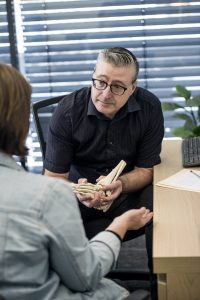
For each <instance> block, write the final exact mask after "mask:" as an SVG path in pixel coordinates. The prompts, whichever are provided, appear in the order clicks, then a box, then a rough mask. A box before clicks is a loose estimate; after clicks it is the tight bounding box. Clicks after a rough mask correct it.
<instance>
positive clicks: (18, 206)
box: [0, 63, 152, 300]
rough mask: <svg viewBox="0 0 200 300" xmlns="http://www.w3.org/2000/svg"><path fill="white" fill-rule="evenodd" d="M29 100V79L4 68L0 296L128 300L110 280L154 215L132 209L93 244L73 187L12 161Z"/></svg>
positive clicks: (21, 151) (19, 150)
mask: <svg viewBox="0 0 200 300" xmlns="http://www.w3.org/2000/svg"><path fill="white" fill-rule="evenodd" d="M30 97H31V87H30V85H29V83H28V82H27V81H26V80H25V78H24V77H23V76H22V75H21V74H20V73H19V72H18V71H17V70H15V69H14V68H12V67H10V66H7V65H5V64H2V63H0V182H1V184H0V195H1V197H0V270H1V271H0V295H1V296H0V298H2V299H4V297H5V299H9V300H17V299H20V300H27V299H32V300H34V299H36V300H60V299H67V300H70V299H71V300H81V299H84V300H98V299H106V300H122V299H127V296H128V294H129V293H128V291H127V290H126V289H124V288H122V287H120V286H119V285H117V284H116V283H115V282H113V281H111V280H109V279H106V278H104V276H105V275H106V274H107V273H108V272H109V271H110V270H111V269H112V268H113V267H114V266H115V264H116V260H117V257H118V254H119V250H120V245H121V239H123V237H124V235H125V233H126V231H127V230H136V229H138V228H140V227H142V226H144V225H145V224H146V223H147V222H149V221H150V219H151V218H152V213H151V212H149V210H148V209H146V208H144V207H143V208H140V209H138V210H129V211H128V212H126V213H124V214H122V215H121V216H119V217H117V218H115V219H114V220H113V222H112V223H111V224H110V225H109V227H108V228H107V229H106V230H105V231H103V232H101V233H99V234H98V235H97V236H96V237H94V238H93V239H92V240H90V241H88V239H87V238H86V236H85V231H84V228H83V226H82V220H81V216H80V212H79V209H78V205H77V201H76V198H75V197H74V194H73V192H72V190H71V188H70V186H69V185H68V184H66V183H65V182H63V181H62V180H56V179H53V178H47V177H44V176H39V175H36V174H31V173H28V172H25V171H24V169H22V168H21V166H19V165H18V164H17V163H16V162H15V160H14V159H13V157H12V155H19V156H21V155H25V154H26V152H25V141H26V135H27V133H28V127H29V113H30ZM22 120H23V122H22ZM133 294H134V293H133ZM128 299H134V295H130V296H129V298H128Z"/></svg>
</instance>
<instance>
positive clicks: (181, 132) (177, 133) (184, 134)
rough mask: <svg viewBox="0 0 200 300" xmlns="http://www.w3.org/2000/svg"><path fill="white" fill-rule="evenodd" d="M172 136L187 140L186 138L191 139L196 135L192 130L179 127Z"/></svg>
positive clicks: (173, 131)
mask: <svg viewBox="0 0 200 300" xmlns="http://www.w3.org/2000/svg"><path fill="white" fill-rule="evenodd" d="M172 134H173V135H174V136H178V137H181V138H183V139H184V138H186V137H191V136H194V133H193V131H192V130H189V129H186V128H185V127H184V126H182V127H177V128H175V129H174V130H172Z"/></svg>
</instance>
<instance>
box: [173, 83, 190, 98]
mask: <svg viewBox="0 0 200 300" xmlns="http://www.w3.org/2000/svg"><path fill="white" fill-rule="evenodd" d="M176 91H177V93H178V94H179V95H180V96H182V97H184V98H185V100H188V99H190V97H191V92H190V91H188V90H187V89H186V88H185V87H184V86H182V85H176Z"/></svg>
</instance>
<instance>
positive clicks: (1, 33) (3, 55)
mask: <svg viewBox="0 0 200 300" xmlns="http://www.w3.org/2000/svg"><path fill="white" fill-rule="evenodd" d="M0 61H2V62H5V63H7V64H10V42H9V34H8V19H7V10H6V1H0Z"/></svg>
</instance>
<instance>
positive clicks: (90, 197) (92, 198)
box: [76, 178, 105, 208]
mask: <svg viewBox="0 0 200 300" xmlns="http://www.w3.org/2000/svg"><path fill="white" fill-rule="evenodd" d="M87 182H88V181H87V179H86V178H80V179H79V180H78V183H87ZM76 196H77V198H78V199H79V201H80V202H81V203H82V204H84V205H85V206H87V207H90V208H91V207H98V206H99V205H100V204H101V202H102V201H103V200H102V199H103V197H104V196H105V193H104V192H103V191H99V192H95V193H92V194H90V193H87V194H76Z"/></svg>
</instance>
